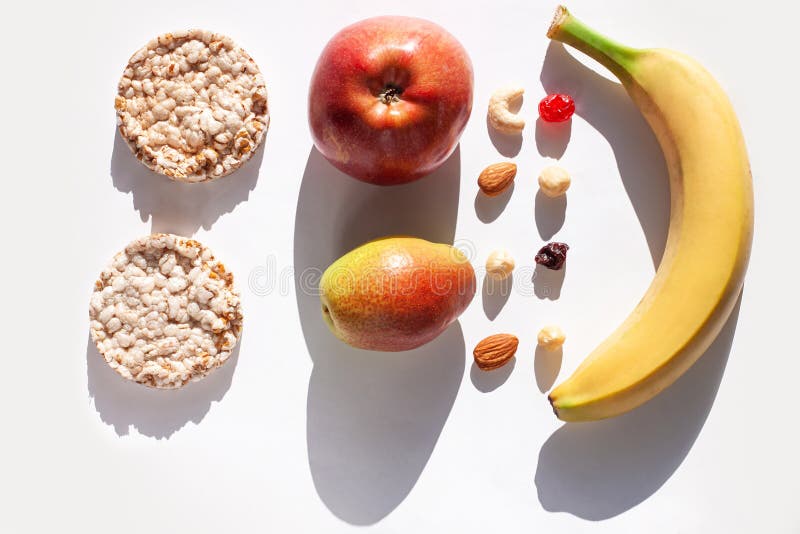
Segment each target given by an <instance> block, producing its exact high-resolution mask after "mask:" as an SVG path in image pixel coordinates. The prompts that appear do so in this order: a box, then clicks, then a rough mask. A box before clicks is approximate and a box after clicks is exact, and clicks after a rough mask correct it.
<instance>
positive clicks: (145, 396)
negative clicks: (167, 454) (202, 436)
mask: <svg viewBox="0 0 800 534" xmlns="http://www.w3.org/2000/svg"><path fill="white" fill-rule="evenodd" d="M243 339H244V338H243V337H242V339H240V340H239V343H237V344H236V347H235V348H234V349H233V351H232V352H231V355H230V357H229V358H228V361H226V362H225V363H224V364H223V365H222V366H221V367H219V368H218V369H215V370H214V371H212V372H211V373H209V375H208V376H207V377H205V378H203V379H202V380H200V381H199V382H192V383H189V384H187V385H185V386H183V387H182V388H180V389H177V390H160V389H155V388H151V387H148V386H144V385H141V384H136V383H134V382H131V381H130V380H126V379H124V378H122V377H120V376H119V375H118V374H117V373H116V372H115V371H114V370H113V369H111V367H109V366H108V364H107V363H106V362H105V360H104V359H103V357H102V356H101V355H100V352H99V351H98V350H97V346H96V345H95V344H94V342H93V341H92V338H91V336H89V341H88V343H87V345H86V379H87V388H88V391H89V396H90V397H92V398H93V399H94V407H95V409H96V410H97V413H98V414H99V415H100V419H101V420H102V421H103V422H104V423H106V424H108V425H110V426H112V427H113V428H114V431H115V432H116V433H117V435H118V436H126V435H128V434H130V429H131V427H133V428H135V429H136V430H137V431H138V432H139V433H140V434H143V435H145V436H150V437H154V438H157V439H164V438H167V439H168V438H169V437H170V436H171V435H172V434H174V433H175V432H176V431H178V430H180V429H181V428H182V427H183V426H184V425H186V423H188V422H189V421H191V422H193V423H195V424H199V423H200V421H202V419H203V418H204V417H205V415H206V414H207V413H208V411H209V410H210V409H211V404H212V403H213V402H215V401H216V402H219V401H220V400H222V397H224V396H225V393H226V392H227V391H228V389H229V388H230V386H231V382H232V380H233V372H234V370H235V369H236V363H237V362H238V359H239V348H240V346H241V343H242V340H243Z"/></svg>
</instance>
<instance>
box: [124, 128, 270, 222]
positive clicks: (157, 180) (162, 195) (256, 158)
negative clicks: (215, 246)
mask: <svg viewBox="0 0 800 534" xmlns="http://www.w3.org/2000/svg"><path fill="white" fill-rule="evenodd" d="M266 142H267V140H266V139H265V140H264V142H262V143H261V146H259V147H258V149H256V151H255V153H254V154H253V156H252V157H251V158H250V160H248V161H247V162H245V163H244V164H243V165H242V166H241V167H240V168H239V169H237V170H236V171H234V172H233V173H231V174H230V175H228V176H223V177H222V178H218V179H216V180H214V181H212V182H207V183H199V184H187V183H181V182H176V181H174V180H170V179H169V178H168V177H166V176H162V175H161V174H157V173H155V172H153V171H151V170H150V169H148V168H147V167H145V166H144V165H143V164H142V163H141V162H140V161H139V160H137V159H136V157H135V156H134V155H133V153H132V152H131V150H130V148H129V147H128V144H127V143H126V142H125V140H124V139H123V138H122V135H120V133H119V130H117V129H115V136H114V148H113V151H112V153H111V179H112V182H113V184H114V187H115V188H116V189H117V190H119V191H121V192H123V193H131V196H132V198H133V208H134V209H135V210H136V211H138V212H139V216H140V217H141V220H142V222H147V221H150V222H151V233H156V232H166V233H172V234H176V235H181V236H184V237H191V236H193V235H194V233H195V232H197V230H198V229H200V228H201V227H202V228H203V229H204V230H210V229H211V227H212V226H214V223H216V222H217V220H218V219H219V218H220V217H221V216H222V215H224V214H225V213H230V212H232V211H233V210H234V209H235V208H236V206H237V205H239V204H240V203H241V202H244V201H246V200H247V199H248V198H249V196H250V191H252V190H254V189H255V187H256V183H257V182H258V176H259V172H260V168H261V161H262V159H263V157H264V150H265V148H264V147H265V145H266Z"/></svg>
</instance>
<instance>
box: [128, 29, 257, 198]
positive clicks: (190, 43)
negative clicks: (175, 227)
mask: <svg viewBox="0 0 800 534" xmlns="http://www.w3.org/2000/svg"><path fill="white" fill-rule="evenodd" d="M114 108H115V109H116V110H117V123H118V125H119V131H120V133H121V135H122V137H123V138H124V139H125V141H126V142H127V143H128V145H129V146H130V148H131V150H132V151H133V153H134V154H135V155H136V157H137V158H138V159H139V160H140V161H141V162H142V163H144V164H145V165H146V166H147V167H149V168H150V169H152V170H154V171H156V172H158V173H161V174H164V175H166V176H169V177H170V178H172V179H173V180H177V181H180V182H205V181H208V180H213V179H216V178H219V177H221V176H225V175H227V174H230V173H232V172H233V171H235V170H236V169H238V168H239V167H240V166H241V165H242V164H243V163H244V162H245V161H247V160H248V159H250V157H251V156H252V155H253V152H254V151H255V150H256V149H257V148H258V146H259V145H260V144H261V142H262V141H263V139H264V136H265V134H266V132H267V127H268V126H269V111H268V108H267V89H266V86H265V84H264V77H263V76H262V75H261V72H260V71H259V69H258V66H257V65H256V63H255V62H254V61H253V59H252V58H251V57H250V56H249V55H248V54H247V52H245V51H244V50H242V49H241V48H240V47H238V46H236V44H235V43H234V42H233V41H232V40H231V39H230V38H228V37H226V36H224V35H220V34H218V33H212V32H210V31H204V30H188V31H181V32H174V33H166V34H164V35H160V36H158V37H156V38H155V39H153V40H152V41H150V42H149V43H147V44H146V45H145V46H144V47H143V48H141V49H140V50H138V51H137V52H136V53H135V54H133V56H131V58H130V60H129V62H128V66H127V67H126V68H125V71H124V73H123V74H122V78H121V79H120V82H119V86H118V94H117V97H116V98H115V101H114Z"/></svg>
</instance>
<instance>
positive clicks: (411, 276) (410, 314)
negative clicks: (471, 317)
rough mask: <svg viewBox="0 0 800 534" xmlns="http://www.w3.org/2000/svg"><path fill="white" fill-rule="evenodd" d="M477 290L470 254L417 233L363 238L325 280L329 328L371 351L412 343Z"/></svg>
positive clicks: (454, 314)
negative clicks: (365, 239)
mask: <svg viewBox="0 0 800 534" xmlns="http://www.w3.org/2000/svg"><path fill="white" fill-rule="evenodd" d="M474 296H475V272H474V271H473V269H472V265H470V263H469V261H468V260H467V258H466V257H465V256H464V254H463V253H462V252H461V251H460V250H458V249H457V248H455V247H452V246H450V245H444V244H439V243H431V242H430V241H425V240H424V239H418V238H415V237H385V238H382V239H377V240H375V241H370V242H369V243H366V244H364V245H361V246H360V247H358V248H357V249H355V250H352V251H350V252H348V253H347V254H345V255H344V256H342V257H341V258H339V259H338V260H336V261H335V262H334V263H333V264H332V265H331V266H330V267H328V269H327V270H326V271H325V273H324V274H323V275H322V279H321V280H320V300H321V304H322V315H323V318H324V319H325V322H326V323H327V324H328V327H329V328H330V329H331V331H332V332H333V333H334V334H335V335H336V336H337V337H338V338H339V339H341V340H342V341H344V342H345V343H347V344H349V345H352V346H354V347H357V348H362V349H370V350H380V351H392V352H395V351H402V350H409V349H413V348H416V347H419V346H420V345H423V344H425V343H427V342H429V341H431V340H432V339H434V338H435V337H436V336H438V335H439V334H441V333H442V332H443V331H444V330H445V329H446V328H447V326H448V325H450V323H452V322H453V321H455V320H456V319H457V318H458V316H459V315H461V313H462V312H463V311H464V310H465V309H466V307H467V306H468V305H469V303H470V301H472V297H474Z"/></svg>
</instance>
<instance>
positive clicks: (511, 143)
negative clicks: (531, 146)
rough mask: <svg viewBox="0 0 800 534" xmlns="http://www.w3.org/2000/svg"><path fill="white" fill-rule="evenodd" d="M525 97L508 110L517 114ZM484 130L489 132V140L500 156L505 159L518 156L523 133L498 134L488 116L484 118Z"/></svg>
mask: <svg viewBox="0 0 800 534" xmlns="http://www.w3.org/2000/svg"><path fill="white" fill-rule="evenodd" d="M523 98H525V97H522V98H520V99H519V102H517V103H515V105H513V106H509V109H510V110H512V111H514V112H517V111H519V109H520V108H521V107H522V100H523ZM486 130H487V131H488V132H489V139H490V140H491V141H492V144H493V145H494V148H495V149H497V151H498V152H500V154H501V155H503V156H505V157H507V158H513V157H516V156H517V154H519V151H520V150H521V149H522V141H523V139H524V135H525V134H524V133H520V134H504V133H502V132H498V131H497V130H495V129H494V128H493V127H492V123H491V122H489V116H488V115H487V116H486Z"/></svg>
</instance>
